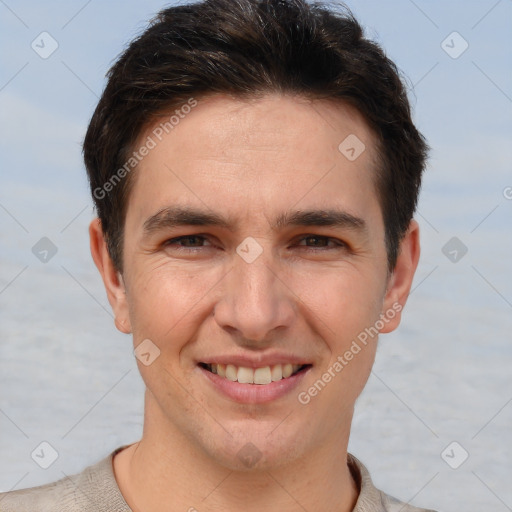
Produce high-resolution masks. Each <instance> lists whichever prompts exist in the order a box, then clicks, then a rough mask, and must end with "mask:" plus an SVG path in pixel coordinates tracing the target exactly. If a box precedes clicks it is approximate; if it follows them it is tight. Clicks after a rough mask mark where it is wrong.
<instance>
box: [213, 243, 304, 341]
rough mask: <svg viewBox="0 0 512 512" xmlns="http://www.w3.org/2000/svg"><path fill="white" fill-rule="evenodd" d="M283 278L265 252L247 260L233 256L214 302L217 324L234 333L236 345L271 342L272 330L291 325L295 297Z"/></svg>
mask: <svg viewBox="0 0 512 512" xmlns="http://www.w3.org/2000/svg"><path fill="white" fill-rule="evenodd" d="M273 267H274V268H273ZM288 280H289V279H288ZM286 281H287V279H286V278H285V276H284V275H283V273H282V272H279V271H278V270H276V265H272V261H270V258H268V257H266V255H265V251H264V252H263V254H261V255H260V256H259V257H258V258H257V259H256V260H255V261H253V262H251V263H247V262H246V261H244V260H243V259H242V258H239V257H238V256H237V255H235V263H234V268H233V269H232V270H231V272H229V273H228V274H227V275H226V278H225V280H224V283H223V290H222V295H221V297H220V298H219V300H218V302H217V303H216V305H215V309H214V318H215V319H216V322H217V324H218V325H219V326H220V327H222V328H223V329H225V330H228V331H230V333H231V334H232V335H235V338H236V341H237V343H239V344H244V345H257V346H258V347H261V346H262V345H264V344H266V343H271V342H273V340H275V337H276V333H279V334H280V335H282V332H281V331H283V330H284V329H285V328H287V327H290V326H291V325H292V322H293V319H294V316H295V314H296V313H295V311H296V308H295V307H294V297H295V296H294V294H293V292H292V290H291V288H290V285H289V284H288V283H286Z"/></svg>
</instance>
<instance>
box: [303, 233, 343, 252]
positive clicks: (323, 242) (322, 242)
mask: <svg viewBox="0 0 512 512" xmlns="http://www.w3.org/2000/svg"><path fill="white" fill-rule="evenodd" d="M303 241H306V243H307V242H312V244H313V245H306V246H303V245H302V246H303V247H306V248H312V249H343V248H346V247H347V245H346V244H345V243H344V242H342V241H341V240H338V239H337V238H331V237H329V236H323V235H306V236H304V237H302V238H301V239H300V240H299V242H303ZM329 242H331V243H332V245H331V246H330V247H329V246H328V244H329ZM298 245H299V246H300V245H301V244H300V243H299V244H298Z"/></svg>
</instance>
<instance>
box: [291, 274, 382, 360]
mask: <svg viewBox="0 0 512 512" xmlns="http://www.w3.org/2000/svg"><path fill="white" fill-rule="evenodd" d="M381 280H382V278H381V276H380V275H379V274H378V272H368V269H365V271H364V272H363V271H362V270H360V269H358V268H357V267H355V266H350V265H345V266H343V267H341V266H340V267H339V268H335V269H327V270H326V269H322V270H321V271H318V272H316V273H313V272H311V273H308V272H303V273H296V276H295V278H294V281H293V287H294V291H295V293H296V295H297V296H298V297H299V299H300V302H301V303H303V304H304V306H305V308H306V309H309V310H310V311H311V315H312V316H314V317H316V318H317V319H318V321H317V323H316V325H318V327H319V329H320V330H321V332H322V333H323V334H324V335H325V336H324V339H326V340H329V345H330V346H331V348H332V349H335V348H337V345H338V344H339V345H340V346H339V347H338V348H339V349H340V350H342V349H343V347H344V345H345V343H346V342H347V340H348V339H350V338H352V337H354V336H357V334H358V333H359V332H360V331H361V329H364V328H365V327H367V326H368V325H369V324H373V323H374V322H375V320H376V319H377V318H378V317H379V313H380V310H381V307H382V297H381V295H382V290H381V288H382V286H381V285H380V282H381Z"/></svg>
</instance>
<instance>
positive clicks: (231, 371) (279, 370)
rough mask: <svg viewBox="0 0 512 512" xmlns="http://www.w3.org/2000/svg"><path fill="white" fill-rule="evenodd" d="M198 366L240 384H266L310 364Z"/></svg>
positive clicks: (294, 373) (299, 370) (303, 370)
mask: <svg viewBox="0 0 512 512" xmlns="http://www.w3.org/2000/svg"><path fill="white" fill-rule="evenodd" d="M199 366H200V367H201V368H203V369H205V370H207V371H209V372H210V373H213V374H216V375H218V376H219V377H221V378H222V379H225V380H228V381H231V382H238V383H240V384H255V385H260V386H264V385H268V384H271V383H272V382H278V381H284V380H286V379H289V378H290V377H294V376H295V375H297V374H299V373H303V372H306V371H307V370H308V369H309V368H311V366H312V365H311V364H302V365H300V364H291V363H286V364H275V365H272V366H263V367H260V368H249V367H247V366H236V365H234V364H221V363H199Z"/></svg>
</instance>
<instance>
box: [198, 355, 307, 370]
mask: <svg viewBox="0 0 512 512" xmlns="http://www.w3.org/2000/svg"><path fill="white" fill-rule="evenodd" d="M198 363H205V364H225V365H228V364H232V365H235V366H238V367H240V366H244V367H246V368H264V367H265V366H274V365H276V364H287V363H291V364H299V365H305V364H312V363H311V360H308V359H305V358H304V357H302V356H296V355H292V354H268V355H263V354H262V355H260V356H257V357H256V356H254V354H251V355H246V354H237V355H234V354H233V355H231V356H229V355H219V356H208V357H205V358H204V359H201V360H200V361H198Z"/></svg>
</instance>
